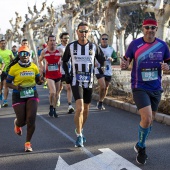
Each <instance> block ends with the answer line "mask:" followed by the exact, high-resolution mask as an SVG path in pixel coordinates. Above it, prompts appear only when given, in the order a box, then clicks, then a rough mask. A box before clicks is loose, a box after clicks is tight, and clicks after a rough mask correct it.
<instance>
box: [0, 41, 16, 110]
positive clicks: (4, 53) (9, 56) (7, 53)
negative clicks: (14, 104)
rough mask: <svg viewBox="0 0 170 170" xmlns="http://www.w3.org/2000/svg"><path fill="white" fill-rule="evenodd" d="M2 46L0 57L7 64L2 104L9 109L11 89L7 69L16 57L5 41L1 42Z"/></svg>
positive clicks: (2, 86)
mask: <svg viewBox="0 0 170 170" xmlns="http://www.w3.org/2000/svg"><path fill="white" fill-rule="evenodd" d="M0 45H1V49H0V56H1V57H2V59H3V61H4V63H5V67H4V68H3V70H2V74H1V91H2V89H3V88H4V95H3V96H4V101H3V104H2V107H7V106H8V101H7V99H8V93H9V89H8V87H7V85H6V77H7V72H6V69H7V67H8V66H9V64H10V62H11V61H12V60H13V58H14V56H13V53H12V51H11V50H8V49H6V40H5V39H1V41H0Z"/></svg>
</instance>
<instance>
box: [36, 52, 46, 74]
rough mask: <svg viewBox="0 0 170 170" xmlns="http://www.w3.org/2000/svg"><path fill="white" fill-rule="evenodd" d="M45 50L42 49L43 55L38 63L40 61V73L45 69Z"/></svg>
mask: <svg viewBox="0 0 170 170" xmlns="http://www.w3.org/2000/svg"><path fill="white" fill-rule="evenodd" d="M44 53H45V52H44V50H42V51H41V55H40V57H39V59H38V63H39V67H40V74H41V75H42V74H43V71H44V64H43V60H44Z"/></svg>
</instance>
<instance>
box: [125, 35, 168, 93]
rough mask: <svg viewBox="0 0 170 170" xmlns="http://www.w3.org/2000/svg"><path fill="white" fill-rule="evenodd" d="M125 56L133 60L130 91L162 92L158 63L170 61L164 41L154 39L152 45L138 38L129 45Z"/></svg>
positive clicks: (159, 65)
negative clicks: (138, 89) (136, 89)
mask: <svg viewBox="0 0 170 170" xmlns="http://www.w3.org/2000/svg"><path fill="white" fill-rule="evenodd" d="M125 56H126V58H130V60H133V67H132V72H131V87H132V89H134V88H141V89H144V90H149V91H157V90H162V87H161V78H162V75H161V74H162V70H161V64H160V62H163V61H166V60H170V52H169V49H168V46H167V45H166V43H165V42H164V41H162V40H160V39H158V38H156V39H155V41H154V42H153V43H146V42H145V41H144V40H143V38H138V39H136V40H134V41H132V42H131V43H130V45H129V47H128V49H127V51H126V55H125Z"/></svg>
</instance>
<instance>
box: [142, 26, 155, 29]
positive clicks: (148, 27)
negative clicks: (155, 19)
mask: <svg viewBox="0 0 170 170" xmlns="http://www.w3.org/2000/svg"><path fill="white" fill-rule="evenodd" d="M144 28H145V29H146V30H149V29H151V30H154V29H156V28H157V27H156V26H144Z"/></svg>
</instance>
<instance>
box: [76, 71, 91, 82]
mask: <svg viewBox="0 0 170 170" xmlns="http://www.w3.org/2000/svg"><path fill="white" fill-rule="evenodd" d="M76 79H77V80H78V81H81V82H89V81H90V74H89V73H85V72H78V73H77V74H76Z"/></svg>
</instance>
